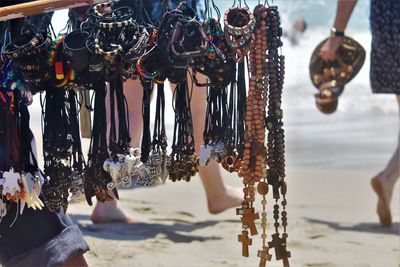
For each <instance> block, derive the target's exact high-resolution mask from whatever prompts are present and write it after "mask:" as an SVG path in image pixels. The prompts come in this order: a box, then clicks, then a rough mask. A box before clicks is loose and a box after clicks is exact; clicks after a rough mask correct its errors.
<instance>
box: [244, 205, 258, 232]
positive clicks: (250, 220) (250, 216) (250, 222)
mask: <svg viewBox="0 0 400 267" xmlns="http://www.w3.org/2000/svg"><path fill="white" fill-rule="evenodd" d="M258 219H260V215H259V214H258V213H255V212H254V208H252V209H250V211H249V212H246V213H245V214H244V215H243V217H242V219H241V220H242V224H243V227H244V228H247V227H248V228H250V234H251V235H256V234H258V231H257V227H256V224H255V222H254V221H255V220H258Z"/></svg>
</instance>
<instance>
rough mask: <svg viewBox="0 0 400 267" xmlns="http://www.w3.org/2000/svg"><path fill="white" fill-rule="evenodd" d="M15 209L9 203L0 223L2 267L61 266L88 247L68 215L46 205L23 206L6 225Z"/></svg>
mask: <svg viewBox="0 0 400 267" xmlns="http://www.w3.org/2000/svg"><path fill="white" fill-rule="evenodd" d="M16 213H17V208H16V205H12V208H10V209H9V210H8V212H7V215H6V216H5V217H4V218H3V219H2V221H1V223H0V236H1V237H0V263H1V264H2V265H3V266H4V267H7V266H23V267H29V266H35V267H36V266H41V267H47V266H61V265H63V264H64V263H65V262H66V261H68V260H69V259H70V258H72V257H74V256H76V255H78V254H83V253H85V252H87V251H88V250H89V247H88V245H87V243H86V242H85V240H84V239H83V235H82V233H81V231H80V230H79V228H78V226H77V225H73V223H72V221H71V219H70V218H69V216H68V215H65V214H57V213H53V212H50V211H49V210H48V209H46V208H44V209H43V210H41V211H34V210H32V209H28V208H25V210H24V212H23V214H22V215H18V217H17V219H16V221H15V223H14V225H13V226H12V227H11V228H10V225H11V224H12V222H13V220H14V219H15V215H16Z"/></svg>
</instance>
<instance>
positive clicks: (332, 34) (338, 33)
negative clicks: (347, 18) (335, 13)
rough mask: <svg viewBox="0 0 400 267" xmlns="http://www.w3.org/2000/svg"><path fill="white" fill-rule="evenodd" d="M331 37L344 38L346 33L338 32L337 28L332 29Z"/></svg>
mask: <svg viewBox="0 0 400 267" xmlns="http://www.w3.org/2000/svg"><path fill="white" fill-rule="evenodd" d="M331 36H336V37H342V36H344V32H340V31H338V30H336V28H335V27H332V29H331Z"/></svg>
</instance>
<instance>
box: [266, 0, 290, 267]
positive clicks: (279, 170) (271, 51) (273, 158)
mask: <svg viewBox="0 0 400 267" xmlns="http://www.w3.org/2000/svg"><path fill="white" fill-rule="evenodd" d="M266 22H267V28H268V56H267V60H268V74H269V80H268V87H269V92H268V103H267V104H268V117H267V119H266V122H267V129H268V144H267V164H268V166H269V169H268V176H267V180H268V183H269V184H270V185H271V186H272V189H273V198H274V199H275V205H274V206H273V208H274V211H273V214H274V221H275V222H274V227H275V234H273V235H272V241H271V242H269V243H268V245H269V247H271V248H274V250H275V258H276V259H277V260H283V265H284V266H289V260H288V258H289V257H290V252H289V251H287V250H286V240H287V236H288V235H287V233H286V226H287V212H286V210H285V207H286V204H287V201H286V198H285V195H286V192H287V186H286V182H285V181H284V178H285V176H286V174H285V143H284V137H285V135H284V130H283V128H282V127H283V123H282V117H283V112H282V108H281V103H282V89H283V80H284V74H285V72H284V68H285V62H284V56H282V55H280V54H279V48H280V47H281V46H282V42H281V39H280V38H281V36H282V29H281V27H280V17H279V12H278V10H277V7H276V6H272V7H268V9H267V18H266ZM280 194H282V196H283V201H281V205H282V209H283V211H282V212H281V214H279V208H280V206H279V204H278V203H279V202H278V201H279V199H280V198H281V196H280ZM280 215H281V217H280ZM279 218H281V223H282V226H283V227H284V233H283V234H282V238H281V237H280V233H279V227H280V224H279Z"/></svg>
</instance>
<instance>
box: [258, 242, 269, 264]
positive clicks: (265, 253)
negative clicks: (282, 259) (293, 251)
mask: <svg viewBox="0 0 400 267" xmlns="http://www.w3.org/2000/svg"><path fill="white" fill-rule="evenodd" d="M257 257H259V258H260V265H259V266H260V267H265V265H266V264H267V261H271V259H272V255H271V254H269V247H266V246H263V249H262V250H259V251H258V252H257Z"/></svg>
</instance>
